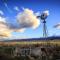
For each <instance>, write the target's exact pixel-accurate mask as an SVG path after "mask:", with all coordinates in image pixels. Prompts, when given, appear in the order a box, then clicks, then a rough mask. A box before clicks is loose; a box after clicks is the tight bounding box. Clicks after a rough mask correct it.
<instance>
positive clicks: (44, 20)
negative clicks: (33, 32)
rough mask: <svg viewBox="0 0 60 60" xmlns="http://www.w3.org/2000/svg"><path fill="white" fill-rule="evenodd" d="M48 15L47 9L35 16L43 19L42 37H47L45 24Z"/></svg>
mask: <svg viewBox="0 0 60 60" xmlns="http://www.w3.org/2000/svg"><path fill="white" fill-rule="evenodd" d="M48 15H49V11H48V10H46V11H43V12H42V14H41V15H40V16H37V18H40V19H41V20H42V21H43V37H45V38H46V37H47V36H48V31H47V26H46V19H47V17H48Z"/></svg>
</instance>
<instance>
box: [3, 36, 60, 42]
mask: <svg viewBox="0 0 60 60" xmlns="http://www.w3.org/2000/svg"><path fill="white" fill-rule="evenodd" d="M45 40H60V36H52V37H47V38H43V37H42V38H29V39H11V40H4V41H3V42H16V41H17V42H20V41H45Z"/></svg>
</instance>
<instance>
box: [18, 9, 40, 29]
mask: <svg viewBox="0 0 60 60" xmlns="http://www.w3.org/2000/svg"><path fill="white" fill-rule="evenodd" d="M17 22H18V23H19V24H20V28H32V29H36V28H37V27H38V26H39V25H40V20H39V19H37V18H36V16H35V15H34V12H33V11H32V10H30V9H24V10H23V12H21V13H19V14H18V15H17Z"/></svg>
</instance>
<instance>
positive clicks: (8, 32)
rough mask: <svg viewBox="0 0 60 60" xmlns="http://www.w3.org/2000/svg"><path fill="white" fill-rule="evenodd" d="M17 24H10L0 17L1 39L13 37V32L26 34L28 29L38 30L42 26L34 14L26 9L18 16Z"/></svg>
mask: <svg viewBox="0 0 60 60" xmlns="http://www.w3.org/2000/svg"><path fill="white" fill-rule="evenodd" d="M16 20H17V22H16V23H17V24H14V23H13V24H12V23H8V22H7V20H6V18H4V17H1V16H0V37H11V36H12V32H24V31H25V30H26V29H27V28H32V29H36V28H37V27H39V25H40V20H39V19H37V17H36V16H35V14H34V12H33V11H32V10H30V9H24V10H23V11H22V12H20V13H18V14H17V19H16Z"/></svg>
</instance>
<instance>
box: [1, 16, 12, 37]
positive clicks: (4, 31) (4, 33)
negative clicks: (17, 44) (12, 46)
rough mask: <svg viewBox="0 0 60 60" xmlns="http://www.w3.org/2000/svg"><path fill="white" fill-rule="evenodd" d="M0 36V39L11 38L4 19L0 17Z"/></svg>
mask: <svg viewBox="0 0 60 60" xmlns="http://www.w3.org/2000/svg"><path fill="white" fill-rule="evenodd" d="M0 36H1V37H9V36H11V32H10V30H9V29H8V27H7V23H6V19H5V18H4V17H0Z"/></svg>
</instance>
